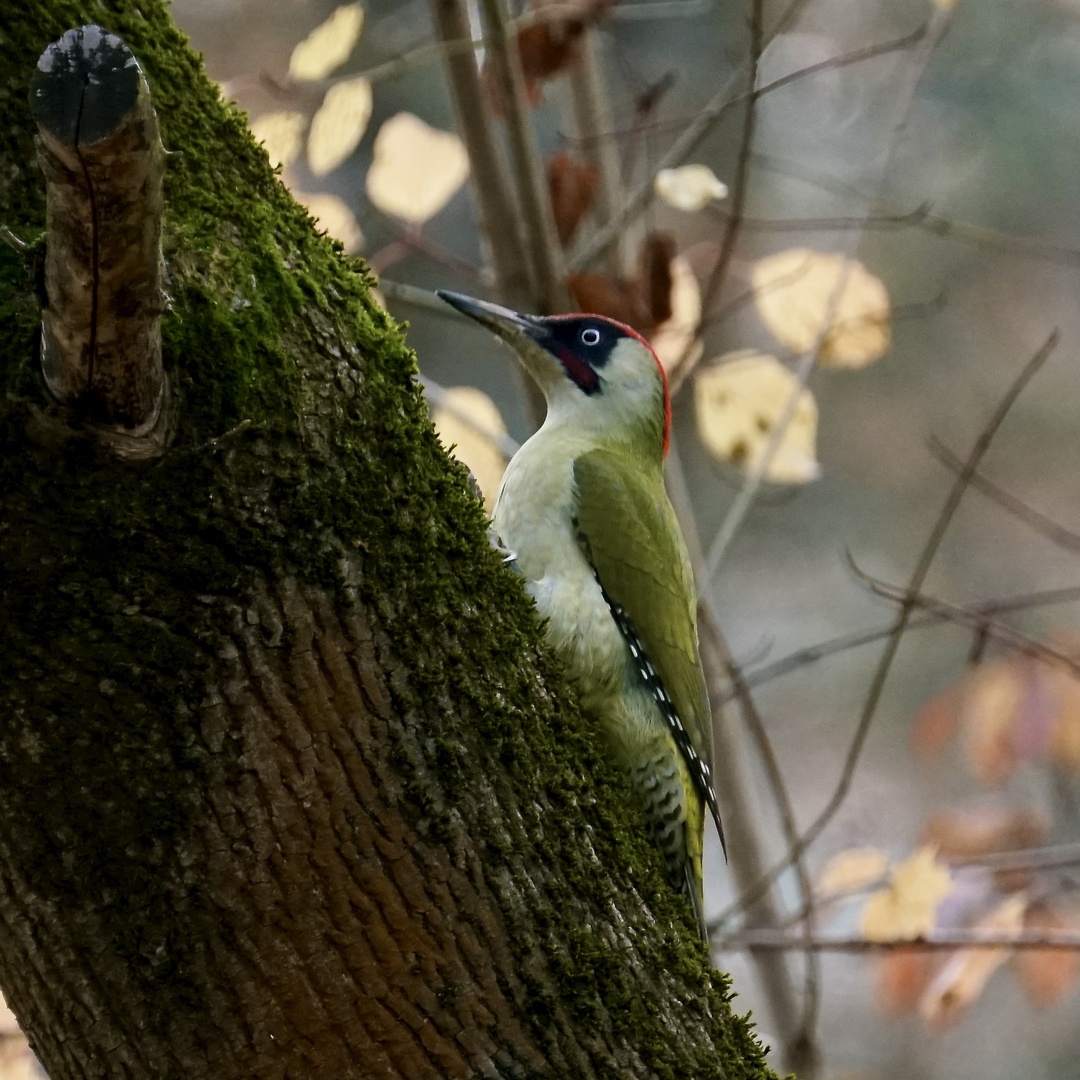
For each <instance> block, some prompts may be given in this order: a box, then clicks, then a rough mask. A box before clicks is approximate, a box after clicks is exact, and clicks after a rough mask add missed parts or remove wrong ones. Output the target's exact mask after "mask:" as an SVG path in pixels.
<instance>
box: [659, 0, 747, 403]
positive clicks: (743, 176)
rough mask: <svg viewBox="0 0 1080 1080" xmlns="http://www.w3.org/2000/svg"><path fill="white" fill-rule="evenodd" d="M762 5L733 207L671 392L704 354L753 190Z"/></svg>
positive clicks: (675, 369)
mask: <svg viewBox="0 0 1080 1080" xmlns="http://www.w3.org/2000/svg"><path fill="white" fill-rule="evenodd" d="M763 9H764V2H763V0H751V5H750V55H749V59H748V60H747V71H746V90H747V94H746V108H745V109H744V111H743V124H742V131H741V132H740V134H739V150H738V154H737V156H736V159H735V172H734V174H733V179H732V182H731V202H730V204H729V205H730V211H729V213H728V217H727V221H726V224H725V225H724V233H723V236H722V237H721V238H720V251H719V253H718V254H717V256H716V262H715V263H714V264H713V268H712V270H711V271H710V273H709V277H708V279H707V280H706V282H705V286H704V288H703V289H702V290H701V314H700V315H699V316H698V322H697V326H696V327H694V331H693V333H692V334H691V335H690V337H689V339H688V340H687V342H686V345H685V347H684V348H683V351H682V355H681V356H679V357H678V358H677V359H676V361H675V363H674V364H672V365H671V369H670V370H669V372H668V378H669V380H670V382H671V393H672V395H674V394H676V393H678V391H679V387H681V386H682V384H683V383H684V382H685V381H686V379H687V377H688V376H689V375H690V372H691V371H692V369H693V367H694V365H695V363H696V360H697V358H700V356H702V355H703V352H702V350H700V349H697V348H696V346H697V341H698V338H699V337H700V336H701V330H702V326H703V324H704V322H705V319H706V313H707V312H708V310H709V309H710V308H711V307H712V305H713V302H714V301H715V300H716V299H717V297H719V296H720V295H721V294H722V292H723V288H724V285H725V283H726V281H727V275H728V271H729V269H730V268H731V260H732V257H733V256H734V255H735V245H736V243H737V242H738V239H739V231H740V229H741V227H742V219H743V212H744V211H745V209H746V199H747V196H748V194H749V192H750V158H751V152H752V150H753V144H754V128H755V127H756V123H757V102H758V98H757V95H756V94H755V93H754V90H755V88H756V86H757V77H758V64H759V62H760V60H761V50H762V49H763V48H764V28H763V19H764V14H763ZM695 353H696V356H695Z"/></svg>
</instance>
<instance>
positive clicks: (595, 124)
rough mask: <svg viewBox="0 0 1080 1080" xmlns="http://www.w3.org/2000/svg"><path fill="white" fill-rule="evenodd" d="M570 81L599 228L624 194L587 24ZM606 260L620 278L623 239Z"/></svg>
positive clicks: (591, 31) (623, 261)
mask: <svg viewBox="0 0 1080 1080" xmlns="http://www.w3.org/2000/svg"><path fill="white" fill-rule="evenodd" d="M569 82H570V100H571V105H572V108H573V114H574V128H575V132H576V135H577V138H578V140H579V141H580V143H581V145H582V148H583V150H584V153H585V157H586V159H587V160H588V162H589V164H590V165H591V166H592V167H593V168H594V169H595V170H596V175H597V185H596V195H595V197H594V198H593V217H594V218H595V220H596V224H597V225H598V226H599V227H601V228H602V227H603V226H604V225H606V224H607V223H608V222H609V221H610V220H611V219H612V217H613V216H614V215H615V212H616V210H617V209H618V208H619V207H620V206H621V205H622V203H623V199H624V197H625V194H624V192H623V185H622V176H621V174H620V173H621V170H620V168H619V155H618V153H617V150H616V146H615V141H614V139H612V138H611V137H610V136H608V135H606V134H605V133H606V132H608V131H610V130H611V106H610V104H609V102H608V98H607V93H606V91H605V89H604V83H603V80H602V79H601V77H600V69H599V64H598V61H597V56H596V31H595V30H594V29H593V28H592V27H587V28H586V29H585V31H584V33H583V34H582V36H581V38H580V39H579V41H578V51H577V57H576V58H575V60H574V62H573V64H572V65H571V67H570V79H569ZM608 263H609V265H608V270H609V271H610V273H611V274H612V275H613V276H614V277H615V279H616V280H617V281H618V280H621V279H622V277H623V275H624V274H625V273H626V270H627V265H626V244H625V242H624V238H621V237H620V238H619V239H617V240H616V241H615V243H613V244H612V246H611V251H610V252H609V259H608Z"/></svg>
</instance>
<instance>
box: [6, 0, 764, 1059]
mask: <svg viewBox="0 0 1080 1080" xmlns="http://www.w3.org/2000/svg"><path fill="white" fill-rule="evenodd" d="M91 20H92V21H95V22H97V23H100V24H101V25H103V26H104V27H105V28H106V29H107V30H109V31H111V32H114V33H117V34H119V35H120V36H121V37H122V38H123V39H124V40H125V41H126V42H127V44H128V45H129V46H130V47H131V49H132V50H133V52H134V53H135V54H136V56H137V57H138V58H139V61H140V63H141V64H142V66H143V68H144V70H145V72H146V75H147V78H148V81H149V84H150V87H151V91H152V93H153V97H154V101H155V104H156V106H157V109H158V112H159V117H160V122H161V132H162V139H163V142H164V144H165V147H166V149H167V150H168V151H170V152H171V156H170V158H169V164H168V169H167V172H166V178H165V224H164V240H163V243H164V252H165V258H166V264H167V291H168V293H169V296H170V301H171V306H170V310H169V311H168V312H167V313H166V314H165V316H164V319H163V322H162V336H163V359H164V365H165V369H166V372H167V375H168V378H169V380H170V384H171V386H172V389H173V394H174V407H175V410H176V430H175V435H174V438H173V442H172V446H171V448H170V450H169V451H168V453H166V454H165V455H164V456H163V457H161V458H160V459H159V460H157V461H154V462H138V463H131V462H127V463H123V462H117V461H115V460H113V459H112V458H111V457H109V456H108V455H106V454H102V453H100V452H99V450H98V449H97V448H96V447H95V444H94V443H93V442H92V441H91V440H89V439H88V438H86V437H85V435H84V434H83V433H82V432H80V431H79V430H78V429H77V428H72V427H70V426H68V425H67V424H66V423H65V421H64V418H63V415H62V413H60V412H58V410H57V409H56V407H55V406H54V405H52V404H51V403H50V401H49V399H48V396H47V394H46V392H45V388H44V384H43V381H42V378H41V373H40V369H39V367H38V362H37V355H38V354H37V341H36V335H37V332H38V323H39V312H38V308H37V305H36V300H35V290H36V289H37V288H38V287H39V282H38V275H39V271H40V265H41V253H42V245H43V243H44V237H43V232H42V230H43V227H44V200H43V180H42V177H41V174H40V172H39V171H38V168H37V166H36V164H35V161H34V148H33V123H32V121H31V118H30V114H29V108H28V105H27V85H28V81H29V78H30V74H31V72H32V70H33V66H34V62H35V60H36V58H37V56H38V55H39V54H40V52H41V50H42V49H43V48H44V46H45V45H47V44H48V43H49V42H50V41H51V40H54V39H55V38H57V37H59V36H60V35H61V34H62V33H63V32H64V31H66V30H68V29H70V28H71V27H73V26H76V25H79V24H81V23H84V22H87V21H91ZM0 108H2V110H3V112H4V115H5V118H6V122H5V125H4V126H3V128H2V130H0V222H2V223H3V224H5V225H7V226H8V227H9V228H11V229H12V230H13V232H15V234H16V235H18V236H19V237H21V238H22V239H24V240H26V241H28V242H30V243H31V244H32V255H31V257H30V258H24V257H23V256H21V255H19V254H17V253H16V252H14V251H11V250H9V249H7V248H6V247H3V246H0V655H2V657H3V660H2V667H0V983H2V985H3V989H4V991H5V993H6V994H7V995H8V996H9V998H10V1001H11V1003H12V1005H13V1007H14V1008H15V1010H16V1013H17V1014H18V1016H19V1017H20V1020H21V1021H22V1022H23V1023H24V1024H25V1026H26V1027H27V1029H28V1031H29V1034H30V1036H31V1039H32V1041H33V1043H34V1045H35V1046H36V1047H37V1048H38V1050H39V1052H40V1053H41V1055H42V1057H43V1060H44V1061H45V1064H46V1066H47V1067H48V1068H49V1069H50V1071H51V1072H52V1074H53V1075H54V1077H55V1078H56V1080H61V1078H62V1077H65V1076H99V1075H100V1076H106V1075H108V1076H114V1075H130V1076H138V1077H142V1076H146V1077H150V1076H155V1077H171V1076H180V1075H184V1076H185V1077H187V1078H190V1077H198V1076H210V1075H213V1076H215V1077H233V1076H236V1077H241V1076H268V1077H269V1076H305V1075H313V1074H314V1073H315V1072H316V1071H319V1072H320V1075H325V1074H326V1070H327V1069H332V1070H334V1073H333V1074H334V1075H337V1076H363V1075H376V1074H377V1075H400V1076H410V1075H415V1076H427V1075H462V1076H466V1075H484V1074H487V1075H506V1076H524V1075H537V1076H566V1075H575V1076H576V1075H580V1076H590V1075H596V1076H612V1077H614V1076H661V1077H673V1078H674V1077H690V1076H693V1077H713V1076H715V1077H721V1076H723V1077H730V1078H732V1080H735V1078H739V1077H757V1076H765V1075H767V1068H766V1066H765V1064H764V1059H763V1055H762V1051H761V1049H760V1047H759V1046H758V1044H757V1043H756V1041H755V1040H754V1038H753V1034H752V1031H751V1029H750V1027H749V1025H748V1024H747V1023H746V1022H745V1021H744V1020H741V1019H739V1018H737V1017H735V1016H734V1015H733V1014H732V1012H731V1009H730V1006H729V1004H728V996H729V993H730V988H729V985H728V982H727V980H726V978H725V977H724V976H723V975H721V974H720V973H718V972H715V971H713V970H712V969H711V968H710V967H709V965H708V963H707V958H706V956H705V953H704V951H703V949H702V948H701V947H700V945H699V943H697V942H696V940H695V934H694V931H693V927H692V924H691V918H690V914H689V911H688V909H687V908H686V906H685V904H684V902H683V901H682V900H681V899H680V898H679V897H677V896H676V895H675V894H674V893H673V892H672V891H671V890H670V888H669V887H668V886H667V884H666V882H665V880H664V876H663V872H662V868H661V867H660V866H659V864H658V860H657V857H656V855H655V853H654V852H653V850H652V848H651V846H650V845H649V844H648V843H647V841H646V840H645V839H644V831H643V828H642V823H641V822H640V820H639V819H638V818H637V817H636V814H635V812H634V810H633V809H632V807H631V805H630V803H629V800H628V799H627V794H626V790H625V785H624V783H623V782H622V780H621V778H620V777H619V776H617V775H616V774H615V773H614V772H613V771H612V769H611V768H610V766H609V765H608V763H607V762H606V761H605V760H604V758H603V756H602V754H601V753H600V751H599V749H598V746H597V743H596V741H595V739H594V736H593V733H592V732H591V731H590V729H589V727H588V725H586V724H585V723H584V722H583V721H582V719H581V717H580V715H579V714H578V713H577V711H576V708H575V706H574V703H573V698H572V693H571V692H570V691H569V690H568V689H567V688H566V687H565V686H564V685H563V683H562V680H561V676H560V673H559V672H558V670H557V669H556V668H555V666H554V665H553V664H552V662H551V660H550V659H549V657H548V656H547V654H546V653H545V651H544V650H543V648H542V647H541V646H540V630H539V627H538V626H537V623H536V619H535V615H534V612H533V610H532V608H531V606H530V604H529V603H528V601H527V599H526V597H525V595H524V593H523V590H522V588H521V585H520V581H519V580H518V579H517V578H516V577H515V575H513V574H512V573H511V572H510V571H508V570H507V569H506V568H505V567H504V566H502V564H501V562H500V560H499V558H498V556H497V555H496V554H494V553H493V552H491V551H490V550H489V548H488V546H487V543H486V538H485V524H486V523H485V520H484V516H483V509H482V507H481V506H480V504H479V503H478V502H477V500H476V499H475V498H474V497H473V495H472V493H471V491H470V489H469V486H468V483H467V478H466V476H465V474H464V472H463V470H462V468H461V467H460V466H459V465H457V464H455V463H454V462H452V461H451V460H449V459H448V458H447V456H446V455H445V453H444V452H443V451H442V449H441V448H440V446H439V444H438V442H437V440H436V438H435V435H434V433H433V431H432V428H431V424H430V422H429V420H428V417H427V410H426V407H425V403H424V400H423V397H422V395H421V392H420V389H419V386H418V383H417V379H416V363H415V358H414V357H413V355H412V354H411V352H410V351H409V349H408V348H407V346H406V344H405V342H404V340H403V338H402V335H401V331H400V329H399V328H398V327H397V326H396V325H395V324H394V323H393V321H392V320H391V319H390V318H389V317H388V316H387V315H386V314H385V313H384V312H382V311H381V310H380V309H379V308H378V307H377V306H376V305H375V304H374V303H373V302H372V300H371V297H370V294H369V287H370V284H371V281H370V279H369V278H368V277H367V276H366V272H365V271H364V269H363V267H362V265H361V264H359V263H358V262H356V261H353V260H349V259H347V258H345V257H344V255H343V254H342V252H341V250H340V248H339V247H338V246H336V245H335V244H333V243H332V242H331V241H329V240H328V239H326V238H325V237H319V236H317V235H316V233H315V232H314V231H313V228H312V223H311V222H310V220H309V219H308V217H307V215H306V213H305V212H304V210H303V209H302V208H300V207H298V206H297V205H296V204H295V203H294V202H293V200H292V199H291V197H290V196H289V195H288V193H287V192H286V191H285V190H284V189H283V188H282V186H281V185H280V184H279V182H278V181H277V179H276V177H275V176H274V174H273V172H272V171H271V169H270V167H269V165H268V163H267V159H266V155H265V153H264V152H263V151H262V150H261V149H260V148H258V147H257V146H256V145H255V144H254V143H253V141H252V140H251V137H250V135H249V133H248V131H247V128H246V125H245V123H244V119H243V117H242V116H240V115H239V114H238V113H236V112H235V111H234V110H232V109H231V108H230V107H229V106H228V105H226V104H225V103H224V102H222V101H221V99H220V96H219V94H218V92H217V90H216V88H215V87H213V86H212V85H211V84H210V83H209V82H208V81H207V80H206V78H205V76H204V74H203V72H202V70H201V66H200V63H199V61H198V59H197V58H196V57H195V56H194V55H193V54H192V53H190V52H189V51H188V49H187V47H186V44H185V42H184V39H183V37H182V35H180V34H179V32H178V31H177V30H176V29H175V28H174V27H173V26H172V24H171V23H170V21H169V19H168V15H167V12H166V9H165V6H164V4H163V3H160V2H159V0H141V2H140V3H139V4H138V5H136V4H134V3H122V2H119V0H99V2H94V3H91V2H85V3H78V2H74V0H36V2H29V0H14V3H12V2H11V0H9V3H8V5H7V6H6V8H5V25H4V27H3V29H2V30H0ZM485 965H486V966H485ZM485 971H486V972H487V973H486V974H485ZM376 1060H377V1061H378V1062H379V1066H378V1069H379V1070H381V1071H377V1072H376V1071H375V1070H374V1068H372V1070H371V1071H369V1069H368V1066H366V1065H365V1064H364V1062H365V1061H368V1062H371V1061H376Z"/></svg>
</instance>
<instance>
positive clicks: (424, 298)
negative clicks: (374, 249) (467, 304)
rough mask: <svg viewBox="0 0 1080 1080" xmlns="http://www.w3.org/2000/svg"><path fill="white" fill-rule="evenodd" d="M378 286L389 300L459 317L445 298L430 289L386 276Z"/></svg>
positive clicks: (380, 280) (449, 317)
mask: <svg viewBox="0 0 1080 1080" xmlns="http://www.w3.org/2000/svg"><path fill="white" fill-rule="evenodd" d="M378 288H379V291H380V292H381V293H382V294H383V296H385V297H386V298H387V300H397V301H398V302H399V303H402V304H409V305H410V306H412V307H420V308H424V309H425V310H426V311H434V312H435V314H436V315H443V316H445V317H446V318H448V319H456V318H457V314H456V312H455V311H454V309H453V308H452V307H450V305H449V304H447V303H446V302H445V301H444V300H440V299H439V297H438V296H437V295H436V294H435V293H433V292H432V291H431V290H430V289H421V288H418V287H417V286H416V285H406V284H405V283H404V282H403V281H387V279H386V278H380V279H379V285H378Z"/></svg>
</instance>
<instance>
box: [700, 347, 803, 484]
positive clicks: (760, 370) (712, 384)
mask: <svg viewBox="0 0 1080 1080" xmlns="http://www.w3.org/2000/svg"><path fill="white" fill-rule="evenodd" d="M796 390H798V383H797V380H796V379H795V376H794V375H792V374H791V372H790V371H788V369H787V368H786V367H784V365H783V364H781V363H780V361H779V360H777V359H776V357H775V356H768V355H767V354H765V353H756V352H753V351H752V350H749V349H747V350H743V351H741V352H734V353H728V354H727V355H726V356H723V357H721V358H720V362H719V363H718V364H717V365H716V366H715V367H710V368H709V369H708V370H707V371H702V372H700V373H699V375H698V377H697V379H696V381H695V384H694V404H695V407H696V413H697V425H698V432H699V434H700V435H701V441H702V442H703V443H704V444H705V447H706V449H708V450H709V451H710V453H712V454H714V455H715V456H716V457H718V458H720V459H721V460H723V461H731V462H734V463H735V464H736V465H740V466H742V468H744V469H751V468H753V467H754V466H755V465H756V464H757V462H758V461H760V459H761V457H762V454H763V453H764V451H765V447H766V446H767V444H768V442H769V438H770V436H771V435H772V431H773V428H774V427H775V425H776V423H777V421H779V420H780V418H781V417H782V416H783V414H784V412H785V410H786V409H787V406H788V402H789V401H790V399H791V395H792V394H793V393H794V392H796ZM798 394H799V397H798V403H797V405H796V407H795V411H794V413H793V414H792V417H791V420H790V421H789V423H788V425H787V428H786V429H785V431H784V435H783V438H782V439H781V440H780V445H779V447H778V448H777V452H776V453H775V454H774V456H773V459H772V461H771V462H770V464H769V467H768V468H767V469H766V471H765V479H766V480H771V481H772V482H773V483H775V484H805V483H807V482H809V481H810V480H816V479H817V478H818V477H819V476H820V475H821V468H820V466H819V465H818V463H817V460H816V458H815V454H814V450H815V443H816V440H817V403H816V402H815V401H814V396H813V394H811V393H810V391H809V390H807V389H806V388H805V387H804V388H802V389H801V390H798Z"/></svg>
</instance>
